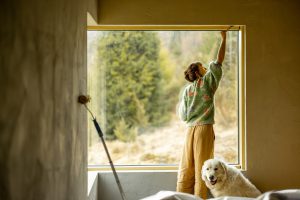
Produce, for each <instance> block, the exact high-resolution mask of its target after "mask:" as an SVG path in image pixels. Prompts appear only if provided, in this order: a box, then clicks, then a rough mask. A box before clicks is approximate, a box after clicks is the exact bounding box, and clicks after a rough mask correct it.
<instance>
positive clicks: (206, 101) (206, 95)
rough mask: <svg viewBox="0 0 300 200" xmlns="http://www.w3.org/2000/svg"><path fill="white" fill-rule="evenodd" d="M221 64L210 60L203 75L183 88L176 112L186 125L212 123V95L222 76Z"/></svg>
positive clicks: (213, 112) (213, 111) (213, 109)
mask: <svg viewBox="0 0 300 200" xmlns="http://www.w3.org/2000/svg"><path fill="white" fill-rule="evenodd" d="M221 66H222V65H221V64H219V63H217V62H216V61H215V62H211V63H210V64H209V67H208V70H207V72H206V74H205V75H204V76H203V77H201V78H199V79H197V80H195V81H194V82H193V83H190V84H189V85H187V86H186V87H185V88H184V90H183V94H182V99H181V101H180V103H179V108H178V112H179V117H180V119H181V120H183V121H185V122H186V123H187V125H188V126H197V125H204V124H214V122H215V121H214V114H215V108H214V95H215V92H216V90H217V88H218V86H219V83H220V80H221V78H222V68H221Z"/></svg>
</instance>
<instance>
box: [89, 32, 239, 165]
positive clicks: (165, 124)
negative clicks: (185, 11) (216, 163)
mask: <svg viewBox="0 0 300 200" xmlns="http://www.w3.org/2000/svg"><path fill="white" fill-rule="evenodd" d="M219 45H220V36H219V32H218V31H88V92H89V94H90V95H91V97H92V101H91V104H90V108H91V109H92V110H93V112H94V113H95V115H96V116H97V119H98V121H99V123H100V125H101V127H102V129H103V131H104V133H105V137H106V143H107V146H108V148H109V151H110V153H111V157H112V159H113V161H114V163H115V164H120V165H140V164H178V162H179V160H180V157H181V151H182V146H183V142H184V136H185V133H186V130H187V128H186V126H185V124H184V123H183V122H181V121H180V120H179V119H178V117H177V116H176V105H177V103H178V100H179V94H180V91H181V90H182V88H183V87H184V86H185V84H187V82H186V81H185V79H184V76H183V71H184V70H185V69H186V67H187V66H188V65H189V64H190V63H191V62H194V61H200V62H202V63H203V65H204V66H208V64H209V62H210V61H212V60H214V59H216V57H217V52H218V48H219ZM238 52H239V51H238V32H237V31H228V35H227V49H226V56H225V61H224V63H223V71H224V75H223V79H222V81H221V83H220V87H219V89H218V90H217V93H216V96H215V104H216V115H215V121H216V124H215V125H214V129H215V134H216V141H215V157H219V158H222V159H224V160H225V161H227V162H229V163H238V56H239V54H238ZM88 134H89V136H88V142H89V145H88V148H89V149H88V153H89V154H88V159H89V160H88V163H89V165H107V164H108V160H107V157H106V154H105V152H104V149H103V147H102V144H101V142H100V141H99V138H98V136H97V134H96V132H95V130H94V127H93V124H92V123H91V121H89V127H88Z"/></svg>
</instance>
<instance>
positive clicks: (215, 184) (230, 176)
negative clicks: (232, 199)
mask: <svg viewBox="0 0 300 200" xmlns="http://www.w3.org/2000/svg"><path fill="white" fill-rule="evenodd" d="M202 179H203V180H204V181H205V184H206V186H207V187H208V188H209V189H210V191H211V193H212V195H213V196H214V197H221V196H237V197H258V196H259V195H260V194H261V192H260V191H259V190H258V189H257V188H256V187H255V186H254V185H253V184H252V183H251V182H250V181H249V180H248V179H247V178H246V177H244V176H243V174H242V173H241V172H240V171H239V170H238V169H236V168H235V167H231V166H229V165H227V164H225V163H224V162H222V161H220V160H217V159H210V160H207V161H205V162H204V165H203V166H202Z"/></svg>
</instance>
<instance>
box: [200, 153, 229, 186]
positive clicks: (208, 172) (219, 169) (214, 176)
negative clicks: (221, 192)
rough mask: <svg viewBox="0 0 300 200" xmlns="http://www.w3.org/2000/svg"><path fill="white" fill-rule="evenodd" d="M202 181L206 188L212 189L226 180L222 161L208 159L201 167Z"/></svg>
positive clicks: (225, 168) (225, 171) (224, 166)
mask: <svg viewBox="0 0 300 200" xmlns="http://www.w3.org/2000/svg"><path fill="white" fill-rule="evenodd" d="M201 172H202V180H203V181H205V184H206V186H207V187H208V188H210V189H213V188H215V187H217V186H218V185H220V184H222V183H223V182H224V181H225V180H226V178H227V167H226V164H225V163H224V162H223V161H220V160H217V159H209V160H207V161H205V162H204V164H203V166H202V171H201Z"/></svg>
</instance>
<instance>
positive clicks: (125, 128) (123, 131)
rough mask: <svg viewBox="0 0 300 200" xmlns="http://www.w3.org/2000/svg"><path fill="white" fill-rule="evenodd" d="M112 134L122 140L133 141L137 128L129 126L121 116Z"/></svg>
mask: <svg viewBox="0 0 300 200" xmlns="http://www.w3.org/2000/svg"><path fill="white" fill-rule="evenodd" d="M114 134H115V136H116V137H117V139H118V140H120V141H122V142H133V141H135V139H136V136H137V128H136V127H129V125H128V124H126V121H125V120H124V118H121V120H119V121H118V122H117V124H116V127H115V129H114Z"/></svg>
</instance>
